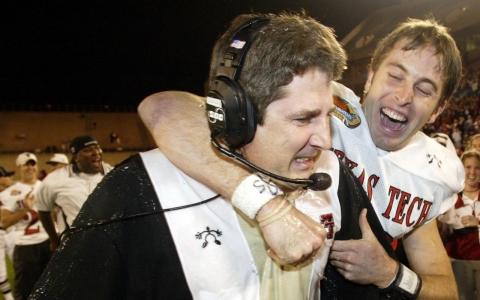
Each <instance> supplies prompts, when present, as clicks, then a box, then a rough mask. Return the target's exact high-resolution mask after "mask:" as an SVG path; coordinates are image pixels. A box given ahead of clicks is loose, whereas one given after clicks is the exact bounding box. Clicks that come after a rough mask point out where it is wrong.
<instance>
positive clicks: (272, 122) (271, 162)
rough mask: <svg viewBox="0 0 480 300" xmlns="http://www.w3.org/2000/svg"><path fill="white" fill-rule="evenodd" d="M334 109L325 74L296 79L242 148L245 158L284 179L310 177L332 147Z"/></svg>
mask: <svg viewBox="0 0 480 300" xmlns="http://www.w3.org/2000/svg"><path fill="white" fill-rule="evenodd" d="M332 108H333V100H332V92H331V90H330V81H329V80H328V77H327V75H326V74H325V73H324V72H322V71H319V70H317V69H315V70H312V71H309V72H307V73H305V74H304V75H302V76H294V78H293V81H292V82H291V83H290V84H288V85H287V86H286V93H285V97H284V98H282V99H278V100H275V101H273V102H272V103H271V104H270V105H269V106H268V107H267V109H266V118H265V122H264V124H263V125H261V126H260V125H259V126H258V127H257V131H256V133H255V137H254V139H253V141H252V142H251V143H250V144H248V145H246V146H244V147H243V148H242V150H243V153H244V155H245V157H246V158H247V159H248V160H249V161H250V162H252V163H253V164H255V165H257V166H259V167H261V168H263V169H266V170H267V171H269V172H272V173H275V174H278V175H280V176H284V177H289V178H308V177H309V176H310V175H311V174H312V173H313V171H314V168H315V161H316V160H317V158H318V157H319V155H320V153H321V150H322V149H327V150H328V149H330V148H331V146H332V140H331V136H330V125H329V119H330V115H329V113H330V111H331V110H332ZM282 184H283V185H284V183H282ZM297 187H298V186H292V188H297Z"/></svg>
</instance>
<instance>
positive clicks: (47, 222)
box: [38, 210, 58, 252]
mask: <svg viewBox="0 0 480 300" xmlns="http://www.w3.org/2000/svg"><path fill="white" fill-rule="evenodd" d="M38 218H39V219H40V222H42V225H43V228H45V231H46V232H47V234H48V237H49V239H50V251H52V252H55V250H57V247H58V235H57V230H56V229H55V223H54V221H53V218H52V212H51V211H41V210H39V211H38Z"/></svg>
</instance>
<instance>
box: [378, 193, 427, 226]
mask: <svg viewBox="0 0 480 300" xmlns="http://www.w3.org/2000/svg"><path fill="white" fill-rule="evenodd" d="M388 195H389V196H390V201H389V203H388V207H387V209H386V210H385V212H384V213H383V214H382V216H384V217H385V218H387V219H392V221H393V222H396V223H398V224H404V223H405V225H407V226H408V227H412V226H413V227H417V226H418V225H420V224H421V223H422V222H423V221H424V220H426V219H427V216H428V213H429V212H430V209H431V208H432V204H433V203H432V202H431V201H426V200H423V199H422V198H420V197H414V198H413V199H412V195H411V194H409V193H407V192H404V191H401V190H400V189H398V188H395V187H393V186H390V189H389V191H388ZM395 204H396V206H397V208H396V209H394V207H395ZM415 211H420V216H419V217H418V219H417V220H416V222H415V220H412V219H411V216H412V213H413V212H415Z"/></svg>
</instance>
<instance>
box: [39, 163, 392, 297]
mask: <svg viewBox="0 0 480 300" xmlns="http://www.w3.org/2000/svg"><path fill="white" fill-rule="evenodd" d="M340 166H341V172H340V173H341V175H340V177H341V178H340V188H339V191H338V194H339V198H340V199H341V206H342V229H341V231H340V232H338V233H336V236H335V238H336V239H359V238H361V231H360V228H359V226H358V216H359V214H360V211H361V209H362V208H363V207H368V209H369V214H368V218H369V222H370V226H371V227H372V230H373V231H374V232H375V233H376V235H377V238H378V239H379V240H380V241H381V242H382V244H383V245H384V247H385V248H386V249H388V252H389V253H390V254H391V255H393V250H392V249H391V247H390V244H389V242H388V240H387V238H386V235H385V233H384V232H383V229H382V227H381V225H380V223H379V221H378V219H377V218H376V216H375V214H374V213H373V208H372V206H371V205H370V202H369V200H368V199H367V197H366V195H365V193H364V192H363V190H362V187H361V186H360V184H359V183H358V181H356V180H355V179H354V178H353V177H352V176H353V175H352V174H351V173H350V171H349V170H347V168H346V167H345V166H344V165H343V164H340ZM352 203H354V204H352ZM161 209H162V208H161V205H160V203H159V201H158V198H157V195H156V193H155V191H154V189H153V186H152V183H151V182H150V179H149V176H148V174H147V171H146V170H145V167H144V165H143V161H142V159H141V157H140V155H138V154H137V155H134V156H132V157H130V158H129V159H127V160H126V161H124V162H123V163H122V164H120V165H119V166H117V167H116V168H115V169H114V170H113V171H111V172H110V173H108V174H107V175H106V176H105V178H104V180H103V181H102V182H101V183H100V184H99V185H98V186H97V188H96V189H95V190H94V192H93V193H92V194H91V195H90V197H89V198H88V200H87V202H85V204H84V206H83V207H82V209H81V211H80V213H79V214H78V216H77V218H76V219H75V221H74V223H73V224H72V229H71V230H70V232H68V233H67V234H65V239H64V241H63V243H62V244H61V246H60V247H59V248H58V250H57V251H56V252H55V253H54V255H53V257H52V259H51V261H50V264H49V265H48V266H47V269H46V270H45V272H44V273H43V275H42V277H41V278H40V280H39V281H38V283H37V285H36V287H35V289H34V292H33V293H32V295H31V297H30V299H49V300H52V299H89V300H91V299H115V300H117V299H192V296H191V294H190V290H189V288H188V285H187V282H186V279H185V276H184V274H183V270H182V267H181V264H180V260H179V257H178V255H177V252H176V249H175V245H174V242H173V239H172V236H171V234H170V231H169V229H168V225H167V222H166V220H165V217H164V215H163V213H161ZM75 228H77V229H75ZM232 271H234V270H232ZM325 276H326V277H327V280H322V298H323V299H375V298H378V291H377V288H376V287H374V286H361V285H357V284H354V283H352V282H348V281H347V280H345V279H344V278H343V277H342V276H341V275H340V274H339V273H338V272H337V271H336V270H335V268H333V267H332V266H331V265H330V264H328V265H327V268H326V270H325Z"/></svg>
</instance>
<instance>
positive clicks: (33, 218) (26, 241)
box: [0, 180, 48, 246]
mask: <svg viewBox="0 0 480 300" xmlns="http://www.w3.org/2000/svg"><path fill="white" fill-rule="evenodd" d="M40 183H41V181H40V180H37V182H36V183H35V184H34V185H28V184H24V183H21V182H17V183H15V184H14V185H12V186H10V187H9V188H7V189H6V190H4V191H3V192H2V194H1V197H2V199H0V200H1V201H2V203H3V204H4V206H3V207H2V209H6V210H8V211H10V212H12V213H15V212H17V211H19V210H21V209H22V208H23V199H25V196H26V195H27V194H28V193H29V192H32V194H33V195H35V192H36V191H37V190H38V187H39V186H40ZM12 227H13V230H14V232H15V244H16V245H22V246H23V245H34V244H39V243H41V242H44V241H45V240H47V239H48V235H47V233H46V232H45V229H44V228H43V226H42V222H40V221H39V219H38V208H37V207H36V199H35V200H34V202H33V206H32V207H31V208H30V210H29V211H28V212H27V213H26V214H25V216H24V217H23V218H22V219H20V220H19V221H18V222H17V223H16V224H15V225H13V226H12Z"/></svg>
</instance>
